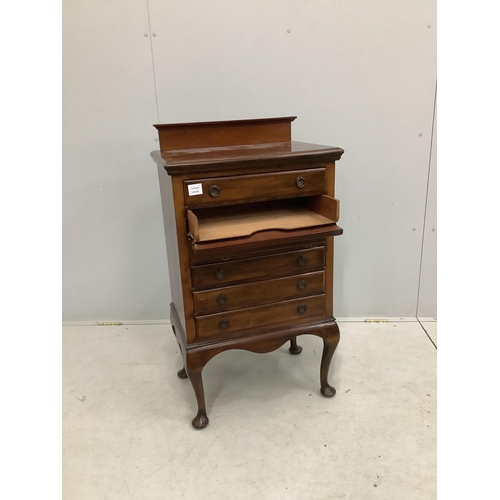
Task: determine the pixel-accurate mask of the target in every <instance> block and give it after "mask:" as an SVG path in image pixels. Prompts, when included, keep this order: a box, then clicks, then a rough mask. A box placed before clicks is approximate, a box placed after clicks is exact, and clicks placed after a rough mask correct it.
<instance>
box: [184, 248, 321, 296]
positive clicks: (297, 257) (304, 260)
mask: <svg viewBox="0 0 500 500" xmlns="http://www.w3.org/2000/svg"><path fill="white" fill-rule="evenodd" d="M324 265H325V249H324V247H318V248H311V249H307V250H295V251H293V252H286V253H279V254H273V255H268V256H263V257H255V258H251V259H241V260H234V261H228V262H220V263H216V264H207V265H203V266H193V268H192V272H191V276H192V280H193V287H194V289H195V290H201V289H206V288H213V287H217V286H224V285H227V284H230V283H235V282H240V281H244V280H251V279H254V280H255V279H259V278H271V277H275V276H276V277H277V276H280V275H282V276H283V275H287V274H288V275H290V274H296V273H300V272H304V271H306V270H312V269H318V268H323V266H324Z"/></svg>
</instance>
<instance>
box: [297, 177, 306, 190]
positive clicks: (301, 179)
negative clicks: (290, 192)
mask: <svg viewBox="0 0 500 500" xmlns="http://www.w3.org/2000/svg"><path fill="white" fill-rule="evenodd" d="M295 185H296V186H297V187H298V188H303V187H304V186H305V185H306V180H305V179H304V177H297V178H296V179H295Z"/></svg>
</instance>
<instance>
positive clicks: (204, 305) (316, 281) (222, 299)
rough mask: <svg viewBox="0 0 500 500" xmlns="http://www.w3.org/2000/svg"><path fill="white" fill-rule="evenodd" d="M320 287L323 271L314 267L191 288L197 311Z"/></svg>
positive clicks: (261, 301)
mask: <svg viewBox="0 0 500 500" xmlns="http://www.w3.org/2000/svg"><path fill="white" fill-rule="evenodd" d="M324 288H325V273H324V271H317V272H313V273H304V274H297V275H294V276H289V277H286V278H275V279H266V280H264V281H257V282H254V283H247V284H243V285H233V286H226V287H222V288H216V289H215V290H206V291H201V292H194V293H193V297H194V307H195V312H196V314H197V315H200V314H209V313H216V312H223V311H231V310H232V309H238V308H242V307H248V306H254V305H260V304H267V303H269V302H276V301H279V300H286V299H292V298H296V297H304V296H306V295H311V294H313V293H321V292H323V291H324Z"/></svg>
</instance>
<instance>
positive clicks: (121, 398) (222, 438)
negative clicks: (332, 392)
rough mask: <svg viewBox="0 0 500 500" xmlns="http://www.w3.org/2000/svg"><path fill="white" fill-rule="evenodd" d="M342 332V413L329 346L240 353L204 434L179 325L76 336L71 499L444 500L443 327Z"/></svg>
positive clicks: (217, 374) (69, 373)
mask: <svg viewBox="0 0 500 500" xmlns="http://www.w3.org/2000/svg"><path fill="white" fill-rule="evenodd" d="M339 326H340V330H341V341H340V344H339V347H338V349H337V352H336V353H335V356H334V358H333V363H332V367H331V369H330V373H331V375H330V384H332V385H334V386H335V387H336V389H337V395H336V396H335V397H334V398H333V399H327V398H324V397H322V396H321V395H320V393H319V363H320V358H321V350H322V341H321V339H319V338H317V337H311V336H303V337H301V338H299V344H300V345H302V347H303V348H304V350H303V352H302V354H300V355H299V356H291V355H290V354H289V353H288V350H287V347H286V346H284V347H282V348H280V349H278V350H277V351H275V352H273V353H270V354H253V353H249V352H245V351H232V352H228V353H224V354H222V355H220V356H217V357H215V358H214V359H213V360H212V361H211V362H210V363H209V364H208V365H207V366H206V368H205V370H204V383H205V395H206V400H207V407H208V415H209V418H210V425H209V426H208V427H207V428H206V429H204V430H202V431H196V430H193V429H192V428H191V425H190V422H191V419H192V418H193V417H194V415H195V414H196V405H195V397H194V393H193V391H192V388H191V385H190V383H189V381H188V380H181V379H179V378H177V376H176V371H177V370H178V369H179V368H181V359H180V355H179V352H178V347H177V345H176V343H175V341H174V337H173V335H172V333H171V330H170V327H169V326H168V325H146V326H145V325H123V326H111V327H110V326H104V327H97V326H66V327H64V328H63V498H64V499H65V500H79V499H82V500H93V499H96V500H97V499H99V500H107V499H123V498H131V499H134V500H135V499H147V500H156V499H168V500H170V499H186V500H197V499H202V498H203V499H217V500H225V499H231V500H233V499H234V500H238V499H273V500H278V499H287V500H288V499H300V500H302V499H313V500H321V499H325V500H326V499H336V498H343V499H353V500H367V499H383V500H391V499H395V500H396V499H397V500H405V499H422V500H423V499H433V498H436V350H435V347H434V345H433V344H432V343H431V341H430V340H429V337H428V335H427V333H428V334H429V336H430V337H431V338H433V337H434V338H433V340H434V341H435V337H436V323H433V322H423V323H422V325H420V323H418V322H416V321H414V322H394V323H364V322H339ZM424 328H425V329H426V330H427V333H426V331H424Z"/></svg>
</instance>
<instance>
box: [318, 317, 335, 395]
mask: <svg viewBox="0 0 500 500" xmlns="http://www.w3.org/2000/svg"><path fill="white" fill-rule="evenodd" d="M339 340H340V332H339V327H338V326H337V325H335V327H334V328H333V331H332V335H328V336H327V337H326V338H323V355H322V356H321V367H320V372H319V378H320V382H321V394H323V396H325V398H331V397H332V396H335V393H336V392H337V391H336V390H335V388H334V387H332V386H331V385H330V384H329V383H328V370H329V369H330V363H331V361H332V357H333V353H334V352H335V349H337V345H338V344H339Z"/></svg>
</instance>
